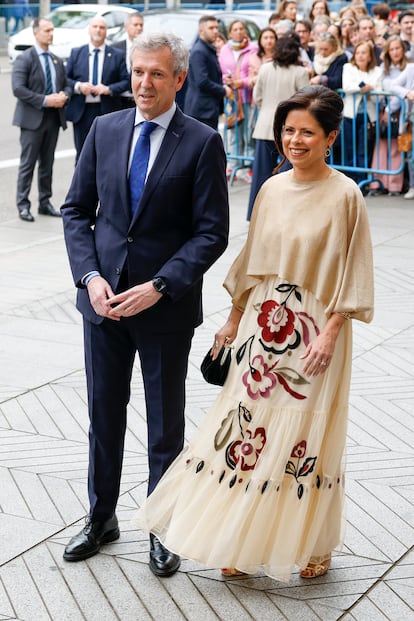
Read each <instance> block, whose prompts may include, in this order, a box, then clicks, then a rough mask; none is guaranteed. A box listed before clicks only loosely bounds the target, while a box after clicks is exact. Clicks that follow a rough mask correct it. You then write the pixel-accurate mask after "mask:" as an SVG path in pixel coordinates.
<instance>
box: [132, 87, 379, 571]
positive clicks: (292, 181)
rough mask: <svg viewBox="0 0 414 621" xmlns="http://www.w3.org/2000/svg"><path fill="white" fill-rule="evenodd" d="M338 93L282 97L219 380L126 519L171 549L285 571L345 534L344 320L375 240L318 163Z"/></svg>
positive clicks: (362, 290) (320, 554)
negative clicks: (272, 162)
mask: <svg viewBox="0 0 414 621" xmlns="http://www.w3.org/2000/svg"><path fill="white" fill-rule="evenodd" d="M342 105H343V104H342V100H341V98H340V97H339V96H338V95H337V93H335V92H334V91H332V90H330V89H327V88H325V87H323V86H314V87H307V88H304V89H302V90H301V91H299V92H298V93H296V94H295V95H293V96H292V97H291V98H290V99H289V100H287V101H284V102H282V103H281V104H279V106H278V109H277V111H276V115H275V123H274V128H275V139H276V145H277V148H278V150H279V152H280V153H281V154H282V153H283V154H284V156H286V157H288V158H289V160H290V162H291V164H292V166H293V169H292V170H289V171H287V172H284V173H280V174H278V175H276V176H274V177H272V178H271V179H269V180H268V181H266V183H265V184H264V185H263V187H262V189H261V190H260V192H259V194H258V197H257V201H256V205H255V209H254V211H253V218H252V222H251V225H250V230H249V235H248V239H247V242H246V245H245V246H244V248H243V250H242V251H241V253H240V255H239V257H238V258H237V259H236V260H235V262H234V264H233V266H232V267H231V269H230V272H229V274H228V276H227V278H226V281H225V287H226V288H227V290H228V291H229V293H230V295H231V298H232V309H231V312H230V315H229V318H228V320H227V322H226V323H225V325H224V326H223V328H221V329H220V330H219V331H218V332H217V334H216V335H215V343H214V346H213V348H212V354H213V357H216V356H217V353H218V351H219V350H220V349H221V347H222V345H223V344H225V343H227V344H229V343H231V344H232V346H233V348H234V349H233V357H232V362H231V365H230V371H229V375H228V377H227V380H226V382H225V385H224V387H223V389H222V391H221V393H220V395H219V397H218V399H217V401H216V403H215V404H214V405H213V406H212V408H211V410H210V412H209V414H208V415H207V417H206V418H205V420H204V422H203V424H202V425H201V427H200V429H199V430H198V431H197V432H196V433H195V435H194V437H193V439H192V441H191V443H190V445H189V446H188V447H187V448H186V449H184V451H183V452H182V453H181V454H180V455H179V457H178V458H177V459H176V461H175V462H174V463H173V464H172V466H171V467H170V469H169V470H168V471H167V473H166V474H165V475H164V477H163V479H162V480H161V481H160V483H159V485H158V487H157V488H156V489H155V491H154V492H153V493H152V495H151V496H150V497H149V498H148V499H147V501H146V502H145V503H144V505H143V507H142V508H141V509H140V511H139V512H138V514H137V516H136V519H135V524H136V525H137V526H138V527H139V528H143V529H144V530H148V531H151V532H153V533H155V534H156V535H157V536H158V537H159V538H160V540H161V541H162V542H163V544H164V545H165V546H166V547H167V548H168V549H170V550H171V551H173V552H175V553H177V554H180V555H182V556H185V557H188V558H191V559H194V560H196V561H199V562H202V563H204V564H205V565H207V566H209V567H221V568H222V571H223V574H224V575H234V574H235V573H236V572H244V573H249V574H254V573H255V572H256V571H258V569H259V568H260V569H262V570H263V571H264V572H265V573H266V574H267V575H268V576H271V577H272V578H275V579H278V580H282V581H288V580H289V578H290V575H291V573H292V571H293V569H294V567H295V566H298V567H299V568H300V571H301V576H302V577H304V578H313V577H315V576H320V575H323V574H324V573H326V571H327V570H328V567H329V565H330V559H331V553H332V551H333V550H334V549H335V548H336V547H338V546H339V545H340V544H341V542H342V538H343V529H342V508H343V500H344V472H343V455H344V446H345V438H346V425H347V412H348V396H349V383H350V375H351V359H352V335H351V331H352V330H351V324H352V319H359V320H362V321H366V322H368V321H370V320H371V318H372V306H373V274H372V248H371V240H370V233H369V227H368V221H367V213H366V208H365V204H364V200H363V198H362V194H361V192H360V190H359V189H358V188H357V186H356V185H355V183H354V182H353V181H352V180H350V179H349V178H347V177H346V176H344V175H343V174H342V173H340V172H338V171H335V170H333V169H331V168H330V167H329V166H327V164H326V163H325V157H326V151H327V150H329V148H330V147H331V146H332V144H333V142H334V141H335V138H336V135H337V131H338V128H339V125H340V121H341V113H342Z"/></svg>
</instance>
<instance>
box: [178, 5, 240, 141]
mask: <svg viewBox="0 0 414 621" xmlns="http://www.w3.org/2000/svg"><path fill="white" fill-rule="evenodd" d="M217 35H218V22H217V19H216V18H215V17H213V16H212V15H203V16H202V17H200V20H199V25H198V39H197V41H196V42H195V43H194V45H193V47H192V48H191V54H190V62H189V70H188V78H187V91H186V94H185V103H184V112H185V113H186V114H188V115H189V116H192V117H193V118H195V119H198V120H199V121H201V122H202V123H205V124H206V125H209V126H210V127H212V128H213V129H217V126H218V120H219V116H220V114H221V113H222V112H223V99H224V96H225V95H226V96H227V97H230V95H231V89H230V88H229V87H228V86H224V85H223V76H222V72H221V69H220V65H219V62H218V58H217V50H216V48H215V47H214V42H215V40H216V39H217Z"/></svg>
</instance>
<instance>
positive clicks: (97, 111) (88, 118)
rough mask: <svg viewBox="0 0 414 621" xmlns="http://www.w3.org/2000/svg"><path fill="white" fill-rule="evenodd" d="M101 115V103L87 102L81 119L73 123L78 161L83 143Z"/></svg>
mask: <svg viewBox="0 0 414 621" xmlns="http://www.w3.org/2000/svg"><path fill="white" fill-rule="evenodd" d="M100 115H101V104H100V103H96V104H94V103H88V104H85V110H84V113H83V114H82V116H81V118H80V120H79V121H78V122H77V123H74V124H73V139H74V142H75V149H76V161H78V159H79V156H80V153H81V151H82V147H83V144H84V142H85V140H86V136H87V135H88V133H89V130H90V128H91V126H92V123H93V121H94V120H95V118H96V117H97V116H100Z"/></svg>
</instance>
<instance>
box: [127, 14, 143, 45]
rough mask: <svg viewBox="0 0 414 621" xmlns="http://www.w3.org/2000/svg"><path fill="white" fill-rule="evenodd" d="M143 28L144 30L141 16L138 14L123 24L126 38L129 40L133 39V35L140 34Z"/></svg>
mask: <svg viewBox="0 0 414 621" xmlns="http://www.w3.org/2000/svg"><path fill="white" fill-rule="evenodd" d="M143 30H144V20H143V18H142V17H139V16H136V17H132V18H131V19H130V20H129V21H128V22H127V23H126V24H125V31H126V33H127V35H128V38H129V39H130V40H131V41H133V40H134V39H135V37H137V36H138V35H140V34H141V33H142V31H143Z"/></svg>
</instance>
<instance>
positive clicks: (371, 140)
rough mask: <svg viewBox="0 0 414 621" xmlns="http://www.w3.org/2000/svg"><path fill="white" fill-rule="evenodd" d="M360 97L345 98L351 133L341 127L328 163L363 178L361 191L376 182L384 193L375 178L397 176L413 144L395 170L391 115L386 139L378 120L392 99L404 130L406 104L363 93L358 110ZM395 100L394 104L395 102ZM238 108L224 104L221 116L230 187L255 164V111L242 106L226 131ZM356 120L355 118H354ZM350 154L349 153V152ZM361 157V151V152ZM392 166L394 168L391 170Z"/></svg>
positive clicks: (387, 95) (410, 155)
mask: <svg viewBox="0 0 414 621" xmlns="http://www.w3.org/2000/svg"><path fill="white" fill-rule="evenodd" d="M338 93H339V94H340V95H341V96H342V97H344V96H345V93H344V91H342V90H339V91H338ZM357 95H361V93H355V94H351V95H349V94H348V96H351V97H352V98H353V113H354V114H353V117H354V118H353V119H352V120H350V121H349V123H350V126H351V131H350V134H351V136H349V135H345V133H344V129H343V126H342V128H341V131H340V133H339V135H338V138H337V140H336V142H335V146H334V148H333V149H332V151H331V155H330V160H329V163H330V165H331V166H332V167H333V168H337V169H338V170H341V171H343V172H345V173H346V174H349V175H350V176H354V177H357V176H358V174H359V175H361V176H362V175H363V176H364V178H363V179H361V180H359V181H358V180H357V179H356V180H357V183H358V185H359V186H360V188H361V189H363V188H364V187H365V186H368V185H370V184H371V183H373V182H377V183H378V184H379V186H380V188H381V189H383V183H382V181H381V179H379V178H378V177H377V175H398V174H399V173H401V172H402V171H403V170H404V167H405V163H406V161H407V160H408V161H413V160H414V144H413V149H412V151H410V152H409V153H401V160H400V164H399V165H397V166H395V162H393V161H392V159H391V146H392V141H394V140H396V138H393V136H392V122H391V114H388V119H387V123H386V126H385V130H384V133H385V136H384V135H383V136H381V135H380V122H379V121H380V118H381V113H382V111H383V110H384V109H385V108H386V109H389V108H388V105H389V102H390V99H391V98H395V99H397V100H398V102H399V108H400V113H399V129H400V131H401V130H402V128H403V127H404V126H405V123H406V120H407V106H406V100H405V99H403V98H401V97H399V96H398V95H395V94H393V93H392V92H390V91H371V92H369V93H362V100H361V104H360V106H359V108H358V110H357V107H356V98H357ZM395 99H394V102H395ZM368 100H370V102H371V103H373V104H374V107H375V117H376V119H377V121H376V122H375V123H373V124H371V122H370V120H369V116H368V111H367V102H368ZM236 106H237V104H236V102H235V101H233V100H229V99H226V100H225V114H224V127H223V140H224V147H225V151H226V155H227V161H228V162H229V164H232V168H231V174H230V177H229V181H230V183H232V182H233V180H234V177H235V175H236V174H237V172H238V171H239V170H240V169H243V168H251V166H252V163H253V160H254V145H253V144H252V143H253V142H254V141H253V140H252V138H251V136H252V132H253V129H254V124H255V119H256V118H257V110H254V109H253V110H252V109H251V107H250V106H249V105H248V104H245V105H244V119H243V121H241V122H239V123H237V124H236V125H235V126H234V127H228V123H227V121H228V119H229V118H231V116H233V115H236V113H237V108H236ZM357 112H358V113H359V114H358V117H357V114H356V113H357ZM361 123H362V125H363V132H362V133H363V144H362V145H360V148H361V147H362V158H360V159H362V162H361V161H360V162H358V161H357V149H358V142H359V141H358V128H359V127H360V125H361ZM349 140H351V145H352V148H351V151H352V157H351V162H349V160H348V158H347V157H346V153H347V149H349V146H350V144H349V142H348V141H349ZM384 146H385V147H386V150H387V158H386V166H385V167H384V166H381V165H380V149H381V148H382V149H384ZM348 153H349V151H348ZM360 154H361V151H360ZM393 165H394V168H393Z"/></svg>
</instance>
